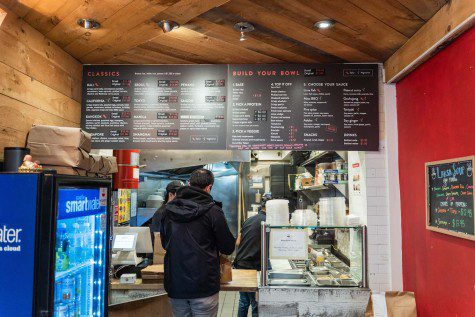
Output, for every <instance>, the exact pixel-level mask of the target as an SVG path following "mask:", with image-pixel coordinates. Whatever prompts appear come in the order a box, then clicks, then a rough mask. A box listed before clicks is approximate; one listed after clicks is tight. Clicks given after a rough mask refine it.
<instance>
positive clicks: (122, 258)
mask: <svg viewBox="0 0 475 317" xmlns="http://www.w3.org/2000/svg"><path fill="white" fill-rule="evenodd" d="M137 254H153V246H152V238H151V235H150V228H148V227H114V229H113V241H112V265H114V266H135V267H141V268H143V267H146V266H147V265H148V264H149V263H148V261H147V260H148V259H146V258H145V260H144V258H141V257H139V256H137ZM144 262H146V263H144Z"/></svg>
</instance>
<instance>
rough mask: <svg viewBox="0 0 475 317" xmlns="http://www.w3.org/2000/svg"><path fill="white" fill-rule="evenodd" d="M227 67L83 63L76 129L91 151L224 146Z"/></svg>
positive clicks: (215, 148)
mask: <svg viewBox="0 0 475 317" xmlns="http://www.w3.org/2000/svg"><path fill="white" fill-rule="evenodd" d="M226 81H227V66H226V65H193V66H191V65H85V66H84V71H83V98H82V104H83V111H82V118H81V127H82V128H83V129H84V130H86V131H88V132H90V133H91V134H92V141H93V146H94V147H95V148H108V149H170V150H171V149H190V150H193V149H210V150H218V149H225V148H226V111H227V109H226V107H227V103H226V92H227V90H226Z"/></svg>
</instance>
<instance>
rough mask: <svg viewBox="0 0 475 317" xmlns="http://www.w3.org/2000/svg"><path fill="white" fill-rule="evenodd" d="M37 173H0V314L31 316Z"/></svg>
mask: <svg viewBox="0 0 475 317" xmlns="http://www.w3.org/2000/svg"><path fill="white" fill-rule="evenodd" d="M39 178H40V176H39V175H38V174H0V202H1V203H0V316H32V315H33V311H34V291H35V289H34V284H35V272H34V271H35V249H36V248H35V241H36V236H37V228H36V223H37V210H38V201H37V200H38V193H39V187H38V184H39Z"/></svg>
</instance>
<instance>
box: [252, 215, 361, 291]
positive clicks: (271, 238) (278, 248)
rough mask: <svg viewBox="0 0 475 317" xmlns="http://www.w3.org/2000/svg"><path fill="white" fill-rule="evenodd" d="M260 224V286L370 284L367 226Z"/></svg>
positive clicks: (359, 285)
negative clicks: (367, 266)
mask: <svg viewBox="0 0 475 317" xmlns="http://www.w3.org/2000/svg"><path fill="white" fill-rule="evenodd" d="M261 226H262V228H261V229H262V230H261V235H262V239H261V240H262V242H261V243H262V249H261V252H262V253H261V259H262V261H261V265H262V267H261V273H260V286H261V287H264V288H265V287H303V288H319V287H322V288H367V270H366V227H365V226H353V227H295V226H270V225H268V224H266V223H262V225H261Z"/></svg>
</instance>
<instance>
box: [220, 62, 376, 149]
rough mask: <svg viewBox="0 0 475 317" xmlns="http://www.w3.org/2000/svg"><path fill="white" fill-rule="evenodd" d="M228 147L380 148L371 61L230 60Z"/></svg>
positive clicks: (373, 69)
mask: <svg viewBox="0 0 475 317" xmlns="http://www.w3.org/2000/svg"><path fill="white" fill-rule="evenodd" d="M228 96H229V100H230V101H229V103H230V107H228V148H230V149H240V150H243V149H261V150H274V149H287V150H314V149H330V150H373V151H377V150H378V149H379V133H378V131H379V123H378V98H379V96H378V66H377V65H376V64H321V65H302V64H272V65H260V64H257V65H230V67H229V81H228Z"/></svg>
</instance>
